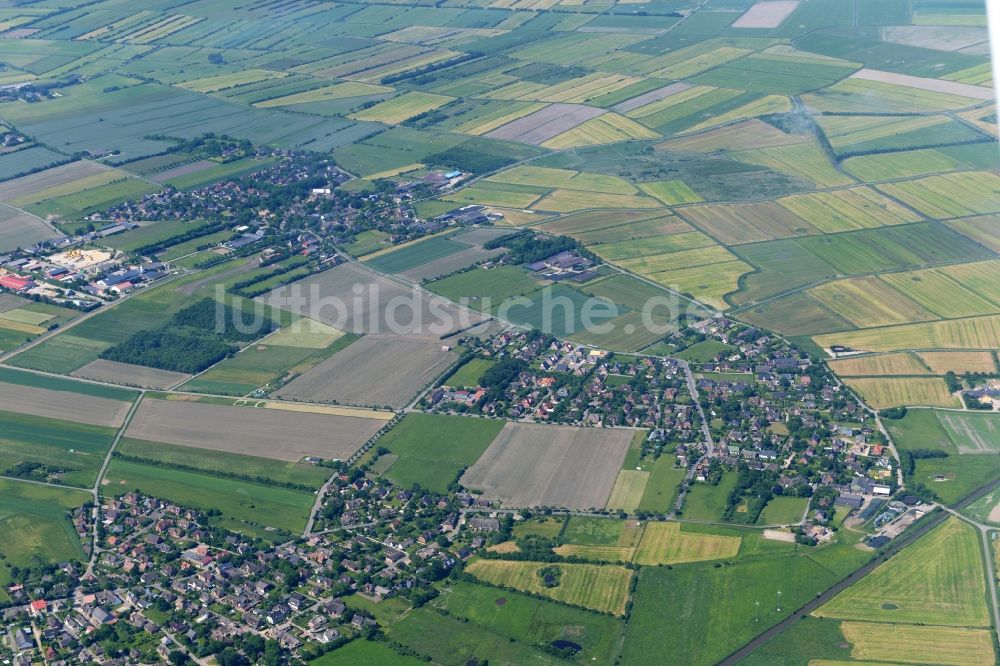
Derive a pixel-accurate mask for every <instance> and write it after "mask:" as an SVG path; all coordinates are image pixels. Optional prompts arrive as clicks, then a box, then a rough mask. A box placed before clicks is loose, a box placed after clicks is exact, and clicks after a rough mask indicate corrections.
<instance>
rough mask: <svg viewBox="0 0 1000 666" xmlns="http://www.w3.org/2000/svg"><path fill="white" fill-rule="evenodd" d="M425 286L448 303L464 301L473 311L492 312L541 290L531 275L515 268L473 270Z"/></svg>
mask: <svg viewBox="0 0 1000 666" xmlns="http://www.w3.org/2000/svg"><path fill="white" fill-rule="evenodd" d="M425 286H426V287H427V289H429V290H430V291H433V292H434V293H436V294H440V295H441V296H444V297H445V298H447V299H449V300H452V301H455V302H462V299H463V298H464V299H465V303H467V304H468V306H469V307H470V308H475V309H478V310H490V311H492V310H495V309H496V307H497V306H498V305H499V304H500V303H503V302H504V301H505V300H507V299H509V298H514V297H516V296H525V295H527V294H530V293H532V292H534V291H536V290H538V289H539V288H540V287H541V285H540V284H539V283H538V282H536V281H535V280H534V279H533V278H532V277H531V276H530V275H528V273H526V272H525V271H524V270H522V269H520V268H517V267H514V266H503V267H500V268H491V269H489V270H484V269H482V268H473V269H472V270H469V271H465V272H463V273H458V274H456V275H452V276H449V277H446V278H442V279H440V280H435V281H433V282H430V283H428V284H427V285H425Z"/></svg>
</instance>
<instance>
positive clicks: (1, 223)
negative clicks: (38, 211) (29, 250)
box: [0, 204, 60, 251]
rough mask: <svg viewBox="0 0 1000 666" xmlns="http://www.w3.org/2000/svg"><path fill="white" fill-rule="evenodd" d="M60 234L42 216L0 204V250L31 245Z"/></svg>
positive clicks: (57, 236)
mask: <svg viewBox="0 0 1000 666" xmlns="http://www.w3.org/2000/svg"><path fill="white" fill-rule="evenodd" d="M59 236H60V234H59V233H57V232H56V231H53V229H52V227H50V226H49V225H47V224H46V223H45V222H43V221H42V219H41V218H40V217H36V216H34V215H29V214H28V213H22V212H21V211H19V210H17V209H16V208H11V207H10V206H7V205H5V204H0V251H8V250H16V249H17V248H19V247H21V248H24V247H31V246H32V245H34V244H35V243H40V242H42V241H46V240H52V239H54V238H59Z"/></svg>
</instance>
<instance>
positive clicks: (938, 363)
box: [917, 351, 997, 375]
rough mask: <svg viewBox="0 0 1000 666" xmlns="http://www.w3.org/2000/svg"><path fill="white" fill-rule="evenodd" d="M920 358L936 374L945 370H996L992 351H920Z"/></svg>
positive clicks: (989, 372) (986, 372)
mask: <svg viewBox="0 0 1000 666" xmlns="http://www.w3.org/2000/svg"><path fill="white" fill-rule="evenodd" d="M917 356H919V357H920V360H921V361H923V362H924V363H926V364H927V366H928V367H930V369H931V370H932V371H933V372H934V374H936V375H943V374H944V373H946V372H954V373H956V374H964V373H967V372H982V373H985V374H993V373H994V372H996V371H997V364H996V360H995V359H994V356H993V352H988V351H970V352H920V353H919V354H917Z"/></svg>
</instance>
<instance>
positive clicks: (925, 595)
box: [814, 517, 990, 636]
mask: <svg viewBox="0 0 1000 666" xmlns="http://www.w3.org/2000/svg"><path fill="white" fill-rule="evenodd" d="M814 614H815V615H819V616H821V617H833V618H839V619H843V620H863V621H874V622H913V623H917V622H919V623H921V624H936V625H943V626H949V627H988V626H989V625H990V614H989V611H988V610H987V606H986V571H985V569H984V562H983V553H982V550H981V548H980V545H979V536H978V534H977V532H976V530H975V529H974V528H973V527H972V526H970V525H968V524H966V523H964V522H962V521H961V520H959V519H958V518H954V517H950V518H948V519H947V520H946V521H945V522H944V523H942V524H941V525H940V526H938V527H936V528H934V529H933V530H931V531H930V532H928V533H927V534H925V535H923V536H921V537H920V538H919V539H918V540H917V541H916V542H915V543H914V544H913V545H911V546H908V547H907V548H904V549H903V550H901V551H900V552H899V553H897V554H896V555H894V556H892V557H891V558H890V559H888V560H887V561H885V562H884V563H882V564H880V565H879V566H878V567H877V568H876V569H875V570H874V571H872V572H871V573H870V574H868V575H867V576H865V577H864V578H862V579H861V580H859V581H858V582H856V583H855V584H853V585H851V586H850V587H849V588H847V589H846V590H844V591H843V592H841V593H839V594H838V595H836V596H835V597H834V598H833V599H831V600H830V601H828V602H827V603H826V604H824V605H823V606H821V607H820V608H819V609H817V610H816V611H814ZM888 635H889V632H886V636H888Z"/></svg>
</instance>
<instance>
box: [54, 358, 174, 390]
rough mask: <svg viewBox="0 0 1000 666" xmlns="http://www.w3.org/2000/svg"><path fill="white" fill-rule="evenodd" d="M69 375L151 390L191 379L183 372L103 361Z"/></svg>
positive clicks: (89, 364) (99, 360)
mask: <svg viewBox="0 0 1000 666" xmlns="http://www.w3.org/2000/svg"><path fill="white" fill-rule="evenodd" d="M70 374H71V375H72V376H74V377H81V378H83V379H94V380H96V381H99V382H109V383H111V384H122V385H125V386H138V387H140V388H151V389H165V388H170V387H172V386H177V385H178V384H181V383H183V382H186V381H187V380H189V379H191V375H189V374H185V373H183V372H171V371H170V370H159V369H157V368H147V367H145V366H141V365H133V364H131V363H119V362H118V361H105V360H104V359H97V360H96V361H91V362H90V363H88V364H87V365H85V366H83V367H82V368H80V369H78V370H74V371H73V372H71V373H70Z"/></svg>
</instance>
